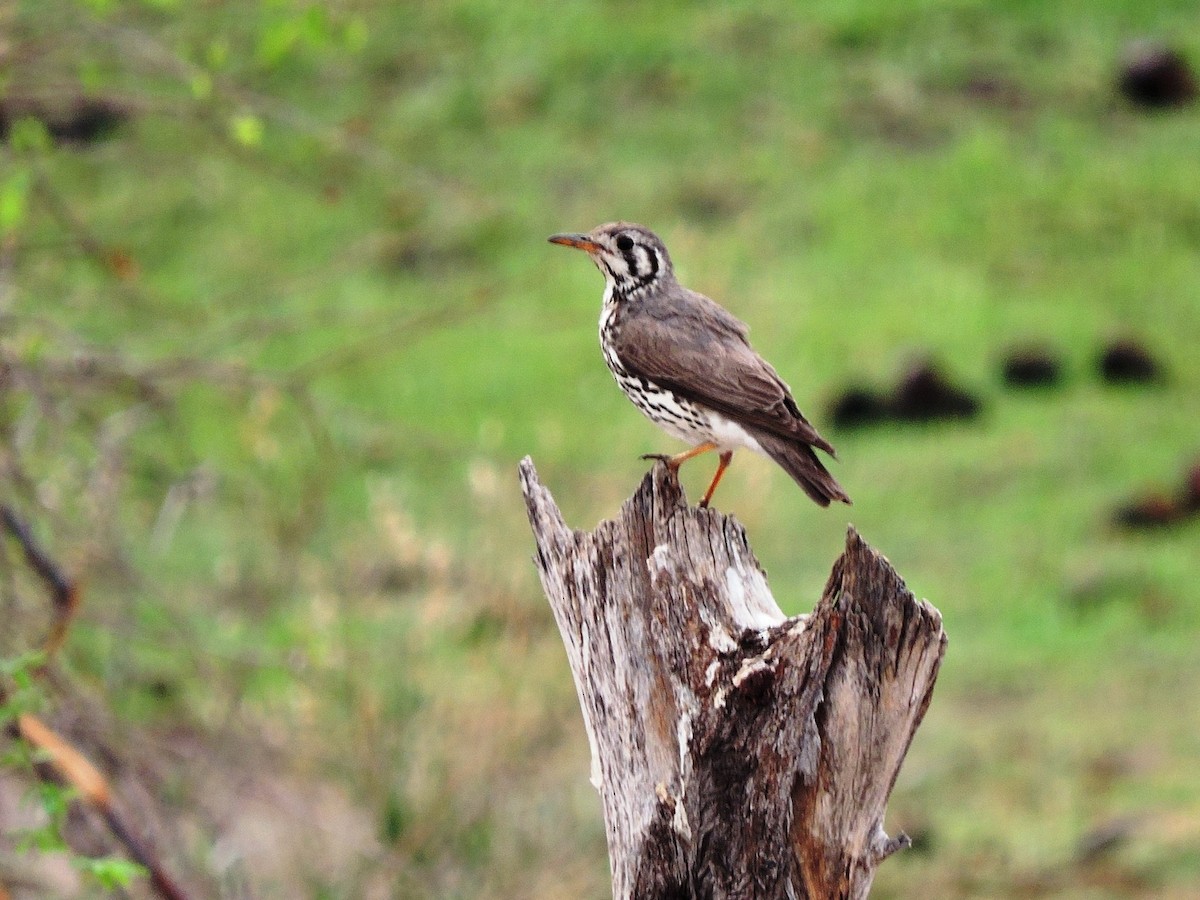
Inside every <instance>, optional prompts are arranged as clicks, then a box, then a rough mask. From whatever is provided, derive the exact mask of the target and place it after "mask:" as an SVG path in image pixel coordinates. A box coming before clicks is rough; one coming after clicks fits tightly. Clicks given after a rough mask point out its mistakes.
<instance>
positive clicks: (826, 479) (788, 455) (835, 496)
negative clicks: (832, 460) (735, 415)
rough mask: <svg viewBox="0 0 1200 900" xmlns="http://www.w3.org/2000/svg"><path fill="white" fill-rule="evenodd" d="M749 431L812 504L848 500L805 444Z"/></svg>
mask: <svg viewBox="0 0 1200 900" xmlns="http://www.w3.org/2000/svg"><path fill="white" fill-rule="evenodd" d="M753 434H754V439H755V440H756V441H758V445H759V446H760V447H762V448H763V451H764V452H765V453H766V454H767V455H768V456H769V457H771V459H773V460H775V462H777V463H779V465H780V466H782V467H783V470H784V471H785V472H787V473H788V474H789V475H791V476H792V479H793V480H794V481H795V482H796V484H798V485H800V487H801V488H802V489H803V490H804V493H806V494H808V496H809V497H811V498H812V499H813V501H814V502H815V503H817V504H818V505H820V506H828V505H829V503H830V501H833V500H840V501H841V502H842V503H847V504H848V503H850V498H849V497H848V496H846V492H845V491H844V490H842V486H841V485H840V484H838V483H837V479H835V478H834V477H833V476H832V475H830V474H829V472H828V470H826V468H825V466H823V465H822V464H821V460H819V459H818V458H817V454H816V453H814V452H813V448H812V447H810V446H809V445H808V444H806V443H804V442H803V441H797V440H795V439H792V440H789V439H788V438H785V437H780V436H779V435H777V434H774V433H772V432H769V431H755V432H753Z"/></svg>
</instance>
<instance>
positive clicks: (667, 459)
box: [641, 454, 679, 472]
mask: <svg viewBox="0 0 1200 900" xmlns="http://www.w3.org/2000/svg"><path fill="white" fill-rule="evenodd" d="M641 458H642V460H654V461H655V462H662V463H666V466H667V468H668V469H671V470H672V472H678V470H679V463H678V462H676V458H674V457H673V456H668V455H667V454H642V456H641Z"/></svg>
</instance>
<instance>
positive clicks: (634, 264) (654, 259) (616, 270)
mask: <svg viewBox="0 0 1200 900" xmlns="http://www.w3.org/2000/svg"><path fill="white" fill-rule="evenodd" d="M593 234H594V237H595V240H596V242H597V243H599V244H600V245H601V246H602V247H603V248H604V249H603V250H602V251H601V252H600V253H597V254H596V255H595V257H594V258H595V260H596V264H597V265H598V266H599V267H600V270H601V271H602V272H603V273H604V276H605V278H607V279H608V280H609V281H610V282H611V283H612V285H613V290H614V293H616V294H619V295H622V296H625V297H628V296H630V295H633V294H637V293H638V292H639V291H641V290H643V289H644V288H646V287H648V286H650V285H651V284H653V283H654V282H655V281H657V280H658V279H659V278H660V277H665V276H667V275H669V274H670V272H671V258H670V257H669V256H668V255H667V248H666V247H664V246H663V244H662V241H660V240H659V239H658V238H657V237H656V236H655V235H653V234H651V233H650V232H648V231H646V230H645V229H643V228H639V227H637V226H632V225H625V224H624V223H620V222H618V223H615V224H613V225H606V226H603V227H601V228H600V229H597V230H596V232H594V233H593Z"/></svg>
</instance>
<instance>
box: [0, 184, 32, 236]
mask: <svg viewBox="0 0 1200 900" xmlns="http://www.w3.org/2000/svg"><path fill="white" fill-rule="evenodd" d="M32 189H33V176H32V174H31V173H30V171H29V170H28V169H25V168H21V169H17V171H15V172H13V173H12V174H10V175H9V176H8V178H6V179H5V180H4V184H3V185H0V235H8V234H12V233H13V232H14V231H16V230H18V229H19V228H20V227H21V226H22V225H23V224H24V223H25V216H26V214H27V213H28V211H29V194H30V193H31V191H32Z"/></svg>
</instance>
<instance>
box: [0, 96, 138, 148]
mask: <svg viewBox="0 0 1200 900" xmlns="http://www.w3.org/2000/svg"><path fill="white" fill-rule="evenodd" d="M132 114H133V113H132V110H131V109H130V108H129V107H128V106H127V105H126V104H124V103H122V102H120V101H118V100H115V99H112V98H107V97H85V96H82V95H78V94H69V95H66V96H53V97H20V96H8V97H0V141H7V140H8V135H9V132H10V131H11V130H12V127H13V125H14V124H15V123H16V122H17V121H18V120H20V119H37V120H38V121H39V122H41V123H42V124H43V125H44V126H45V128H46V131H47V133H49V135H50V138H51V140H53V141H54V142H55V143H58V144H72V145H77V146H78V145H84V144H92V143H96V142H98V141H102V140H105V139H107V138H109V137H111V136H112V134H113V133H114V132H115V131H116V130H117V129H118V128H119V127H120V126H121V125H123V124H125V122H127V121H128V120H129V119H130V118H131V117H132Z"/></svg>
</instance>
